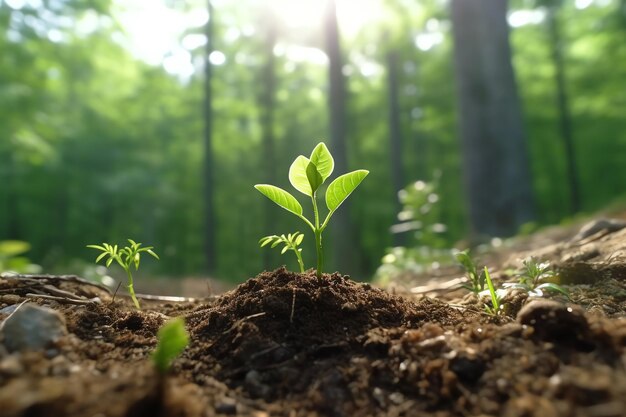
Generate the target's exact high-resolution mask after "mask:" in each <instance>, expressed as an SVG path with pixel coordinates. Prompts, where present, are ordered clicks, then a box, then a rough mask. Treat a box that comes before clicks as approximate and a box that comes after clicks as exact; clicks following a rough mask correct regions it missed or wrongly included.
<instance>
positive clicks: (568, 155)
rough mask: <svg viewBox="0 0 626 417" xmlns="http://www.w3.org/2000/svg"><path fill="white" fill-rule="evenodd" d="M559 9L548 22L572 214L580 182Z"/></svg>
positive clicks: (552, 11)
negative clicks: (566, 86)
mask: <svg viewBox="0 0 626 417" xmlns="http://www.w3.org/2000/svg"><path fill="white" fill-rule="evenodd" d="M557 13H558V9H557V8H556V7H550V8H549V9H548V16H547V23H548V31H549V33H550V44H551V46H552V61H553V63H554V81H555V84H556V99H557V107H558V109H559V128H560V130H561V137H562V138H563V146H564V148H565V160H566V166H567V181H568V184H569V190H570V214H574V213H577V212H578V211H580V184H579V180H578V170H577V169H576V152H575V146H574V132H573V130H572V115H571V112H570V108H569V99H568V96H567V90H566V88H565V65H564V60H563V42H562V37H561V30H560V27H559V21H558V16H557Z"/></svg>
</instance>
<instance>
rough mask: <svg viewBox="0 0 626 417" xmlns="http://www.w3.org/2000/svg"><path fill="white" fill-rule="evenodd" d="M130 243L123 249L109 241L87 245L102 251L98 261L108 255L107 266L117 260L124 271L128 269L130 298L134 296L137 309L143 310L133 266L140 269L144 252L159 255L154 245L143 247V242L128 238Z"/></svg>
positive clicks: (156, 256)
mask: <svg viewBox="0 0 626 417" xmlns="http://www.w3.org/2000/svg"><path fill="white" fill-rule="evenodd" d="M128 243H130V246H126V247H123V248H121V249H119V248H118V245H110V244H108V243H103V244H102V245H101V246H100V245H87V247H88V248H92V249H97V250H99V251H102V253H101V254H100V255H99V256H98V257H97V258H96V263H98V262H100V261H101V260H102V259H104V258H106V257H107V256H108V259H107V260H106V263H105V265H106V266H107V268H108V267H109V266H111V263H112V262H113V261H115V262H117V263H118V264H119V265H120V266H121V267H122V268H123V269H124V271H126V275H127V276H128V293H129V294H130V298H132V300H133V303H134V304H135V307H136V308H137V310H141V307H140V306H139V300H137V297H136V296H135V289H134V286H133V274H132V273H131V268H132V266H133V265H134V266H135V271H137V270H138V269H139V263H140V261H141V253H142V252H146V253H149V254H150V255H152V256H154V257H155V258H157V259H159V256H158V255H157V254H156V253H154V251H153V250H152V246H147V247H145V248H142V247H141V243H137V242H135V241H134V240H132V239H128Z"/></svg>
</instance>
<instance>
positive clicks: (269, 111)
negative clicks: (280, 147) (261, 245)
mask: <svg viewBox="0 0 626 417" xmlns="http://www.w3.org/2000/svg"><path fill="white" fill-rule="evenodd" d="M273 18H274V16H273V13H272V12H271V8H270V7H269V6H267V7H266V11H265V19H264V20H265V21H266V22H269V23H266V24H264V27H265V29H266V34H265V44H264V48H265V51H264V55H265V64H264V65H263V69H262V70H261V80H260V81H261V82H260V85H261V91H260V94H259V108H260V110H261V143H262V146H263V152H262V156H263V169H264V171H265V175H264V178H266V180H267V183H268V184H276V177H277V175H276V157H275V146H274V142H275V137H274V111H275V108H276V100H275V97H276V59H275V56H274V46H275V45H276V26H275V25H274V24H272V22H273ZM264 203H265V206H264V207H263V209H264V218H265V225H264V233H265V235H271V234H276V233H277V232H278V231H277V230H276V213H277V211H276V207H275V205H274V203H272V202H271V201H270V200H266V201H264ZM276 261H277V257H276V252H275V251H269V250H265V251H263V264H264V265H265V268H266V269H270V268H272V267H273V266H275V265H276Z"/></svg>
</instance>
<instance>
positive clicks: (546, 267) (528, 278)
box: [504, 258, 569, 297]
mask: <svg viewBox="0 0 626 417" xmlns="http://www.w3.org/2000/svg"><path fill="white" fill-rule="evenodd" d="M523 265H524V266H523V268H522V270H521V271H520V272H519V273H518V274H517V277H518V280H519V281H518V282H515V283H507V284H504V287H505V288H507V289H520V290H522V291H525V292H527V293H528V295H529V296H531V297H543V295H544V291H550V292H558V293H561V294H563V295H565V296H566V297H569V294H568V292H567V290H565V289H564V288H563V287H561V286H560V285H558V284H555V283H552V282H544V283H542V281H545V280H547V279H550V278H554V277H555V276H556V273H555V272H554V270H552V268H551V266H550V263H549V262H537V260H536V259H535V258H528V259H526V260H524V261H523Z"/></svg>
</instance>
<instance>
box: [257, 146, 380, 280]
mask: <svg viewBox="0 0 626 417" xmlns="http://www.w3.org/2000/svg"><path fill="white" fill-rule="evenodd" d="M334 167H335V161H334V159H333V157H332V155H331V154H330V151H329V150H328V148H327V147H326V145H325V144H324V143H319V144H318V145H317V146H316V147H315V149H313V152H312V153H311V156H310V157H309V158H307V157H305V156H303V155H300V156H298V157H297V158H296V159H295V161H293V163H292V164H291V167H290V168H289V182H290V183H291V185H293V187H294V188H295V189H296V190H298V191H300V192H301V193H302V194H304V195H307V196H309V197H310V198H311V202H312V203H313V218H314V219H313V221H309V220H308V219H307V218H306V217H304V216H303V215H302V206H301V205H300V203H299V202H298V200H296V198H295V197H294V196H293V195H291V194H290V193H288V192H287V191H285V190H283V189H281V188H278V187H276V186H273V185H269V184H257V185H255V186H254V188H256V189H257V190H259V191H260V192H261V194H263V195H264V196H266V197H267V198H269V199H270V200H272V201H273V202H274V203H276V204H278V205H279V206H280V207H282V208H283V209H285V210H287V211H288V212H290V213H292V214H295V215H296V216H298V217H299V218H300V219H302V220H303V221H304V222H305V223H306V224H307V226H309V227H310V228H311V230H312V231H313V234H314V235H315V248H316V252H317V277H318V278H321V277H322V267H323V265H324V253H323V251H322V232H323V231H324V229H326V226H328V222H329V221H330V218H331V217H332V215H333V214H334V213H335V211H336V210H337V209H338V208H339V206H340V205H341V204H342V203H343V202H344V201H345V200H346V199H347V198H348V196H349V195H350V194H351V193H352V192H353V191H354V190H355V188H356V187H358V185H359V184H360V183H361V181H363V179H364V178H365V177H366V176H367V174H369V171H366V170H364V169H359V170H356V171H352V172H349V173H347V174H343V175H341V176H339V177H337V178H336V179H335V180H334V181H333V182H331V183H330V185H329V186H328V188H327V189H326V194H325V199H326V207H328V214H327V215H326V218H325V219H324V221H323V222H322V223H320V213H319V210H318V208H317V191H318V189H319V188H320V186H321V185H322V184H323V183H324V181H326V179H328V177H330V174H332V172H333V169H334Z"/></svg>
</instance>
